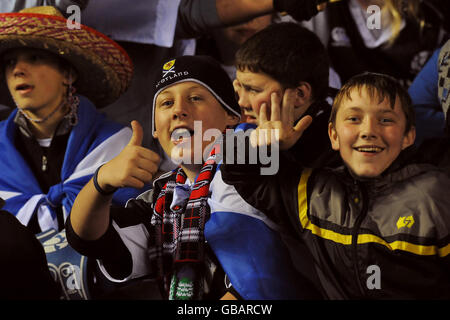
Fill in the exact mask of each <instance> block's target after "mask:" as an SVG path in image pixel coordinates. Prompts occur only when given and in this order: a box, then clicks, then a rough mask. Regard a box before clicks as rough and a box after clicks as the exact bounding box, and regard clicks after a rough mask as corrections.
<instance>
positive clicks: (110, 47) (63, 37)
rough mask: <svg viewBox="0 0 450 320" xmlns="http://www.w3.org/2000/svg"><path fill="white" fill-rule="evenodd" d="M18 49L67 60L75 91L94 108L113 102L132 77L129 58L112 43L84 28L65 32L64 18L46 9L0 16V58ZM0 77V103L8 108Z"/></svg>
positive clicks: (35, 8)
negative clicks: (41, 51)
mask: <svg viewBox="0 0 450 320" xmlns="http://www.w3.org/2000/svg"><path fill="white" fill-rule="evenodd" d="M18 47H29V48H38V49H44V50H48V51H51V52H53V53H55V54H57V55H58V56H60V57H62V58H64V59H66V60H67V61H69V62H70V63H71V64H72V65H73V67H75V69H76V70H77V72H78V79H77V81H76V83H75V87H76V88H77V92H78V93H80V94H83V95H85V96H87V97H88V98H89V99H90V100H92V101H93V102H94V104H95V105H96V106H97V107H98V108H101V107H105V106H107V105H108V104H111V103H112V102H114V101H115V100H117V98H119V96H120V95H121V94H122V93H124V92H125V91H126V90H127V88H128V86H129V84H130V81H131V77H132V74H133V64H132V62H131V60H130V57H129V56H128V55H127V53H126V52H125V50H124V49H123V48H122V47H120V46H119V45H118V44H117V43H116V42H114V41H113V40H111V39H110V38H108V37H107V36H105V35H103V34H101V33H100V32H98V31H96V30H94V29H92V28H89V27H87V26H84V25H80V28H79V29H69V28H68V27H67V20H66V19H65V18H64V16H63V15H62V14H61V13H60V12H59V11H58V10H57V9H56V8H54V7H50V6H43V7H33V8H28V9H24V10H22V11H19V12H16V13H0V55H1V54H2V53H3V52H5V51H6V50H8V49H11V48H18ZM2 78H3V79H0V94H1V96H0V103H4V104H7V105H8V103H7V102H6V101H7V99H10V98H9V94H8V97H5V92H8V91H7V88H6V89H5V87H6V82H5V79H4V76H2ZM2 87H3V88H2ZM9 105H10V106H14V105H11V104H9Z"/></svg>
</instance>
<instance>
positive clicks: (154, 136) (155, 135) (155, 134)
mask: <svg viewBox="0 0 450 320" xmlns="http://www.w3.org/2000/svg"><path fill="white" fill-rule="evenodd" d="M153 138H155V139H158V133H156V130H155V131H153Z"/></svg>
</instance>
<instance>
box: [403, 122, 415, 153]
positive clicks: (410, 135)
mask: <svg viewBox="0 0 450 320" xmlns="http://www.w3.org/2000/svg"><path fill="white" fill-rule="evenodd" d="M415 140H416V127H411V129H409V131H408V132H407V133H406V134H405V136H404V137H403V142H402V150H404V149H406V148H408V147H409V146H411V145H412V144H413V143H414V141H415Z"/></svg>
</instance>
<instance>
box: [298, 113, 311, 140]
mask: <svg viewBox="0 0 450 320" xmlns="http://www.w3.org/2000/svg"><path fill="white" fill-rule="evenodd" d="M312 121H313V119H312V117H311V116H304V117H303V118H301V119H300V121H299V122H297V124H296V125H295V127H294V131H295V132H296V133H297V134H298V135H299V136H301V135H302V134H303V132H304V131H305V130H306V129H308V127H309V125H310V124H311V123H312Z"/></svg>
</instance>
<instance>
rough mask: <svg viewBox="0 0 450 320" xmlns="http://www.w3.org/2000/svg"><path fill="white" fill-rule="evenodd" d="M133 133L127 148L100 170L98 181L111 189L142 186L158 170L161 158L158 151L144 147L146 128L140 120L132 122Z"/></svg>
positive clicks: (106, 189) (102, 186) (104, 187)
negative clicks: (143, 127)
mask: <svg viewBox="0 0 450 320" xmlns="http://www.w3.org/2000/svg"><path fill="white" fill-rule="evenodd" d="M131 128H132V130H133V135H132V136H131V139H130V141H129V142H128V144H127V145H126V146H125V148H124V149H123V150H122V151H121V152H120V153H119V155H117V157H115V158H114V159H112V160H110V161H109V162H107V163H106V164H105V165H104V166H103V167H101V169H100V170H99V172H98V176H97V182H98V184H99V185H100V187H101V188H102V189H103V190H105V191H109V190H112V189H114V188H123V187H133V188H138V189H140V188H142V187H143V186H144V185H145V184H146V183H149V182H150V181H151V180H152V179H153V176H154V175H155V173H156V172H157V171H158V167H159V162H160V158H159V156H158V154H157V153H155V152H153V151H152V150H149V149H147V148H144V147H142V140H143V137H144V130H143V129H142V126H141V124H140V123H139V122H138V121H135V120H134V121H132V122H131Z"/></svg>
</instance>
